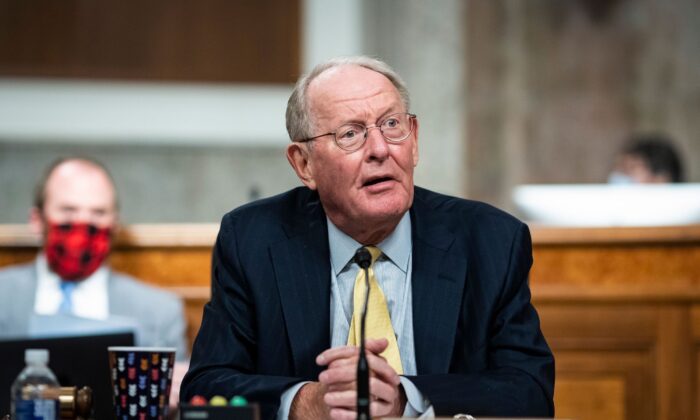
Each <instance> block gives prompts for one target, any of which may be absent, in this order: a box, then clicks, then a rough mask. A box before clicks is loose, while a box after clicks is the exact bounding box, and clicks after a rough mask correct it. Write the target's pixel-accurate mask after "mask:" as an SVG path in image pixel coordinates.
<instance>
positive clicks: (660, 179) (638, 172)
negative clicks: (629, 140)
mask: <svg viewBox="0 0 700 420" xmlns="http://www.w3.org/2000/svg"><path fill="white" fill-rule="evenodd" d="M616 170H617V171H618V172H620V173H623V174H625V175H627V176H628V177H629V178H630V179H631V180H632V182H634V183H635V184H663V183H667V182H671V177H670V176H669V175H667V174H663V173H662V174H655V173H653V172H652V170H651V168H650V167H649V164H648V163H647V162H646V161H645V160H644V159H643V158H642V157H640V156H637V155H632V154H627V155H623V156H621V157H620V158H619V159H618V163H617V167H616Z"/></svg>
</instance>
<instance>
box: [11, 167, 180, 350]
mask: <svg viewBox="0 0 700 420" xmlns="http://www.w3.org/2000/svg"><path fill="white" fill-rule="evenodd" d="M29 224H30V226H31V228H32V230H33V231H34V232H35V233H36V234H38V235H40V237H41V239H42V248H41V251H40V253H39V255H38V256H37V258H36V259H35V260H34V261H33V262H31V263H29V264H25V265H18V266H13V267H9V268H6V269H4V270H2V271H0V336H4V337H8V338H9V337H46V336H57V335H67V336H69V335H76V334H78V335H83V334H92V333H95V334H98V333H105V332H111V331H115V330H119V331H123V330H125V329H129V330H133V331H134V332H135V333H136V343H137V344H138V345H143V346H168V347H175V348H176V349H177V354H178V358H180V359H181V358H184V357H185V356H186V354H187V347H186V341H185V322H184V316H183V306H182V302H181V301H180V299H179V298H178V297H177V296H175V295H174V294H172V293H169V292H166V291H163V290H159V289H156V288H154V287H151V286H148V285H146V284H143V283H141V282H139V281H137V280H136V279H133V278H131V277H129V276H126V275H123V274H118V273H116V272H114V271H112V270H111V269H110V268H109V265H108V264H107V258H108V256H109V253H110V250H111V248H112V240H113V238H114V236H115V231H116V229H117V227H118V203H117V194H116V190H115V186H114V182H113V180H112V178H111V176H110V174H109V172H108V171H107V169H106V168H105V167H104V166H103V165H102V164H100V163H99V162H97V161H95V160H92V159H87V158H67V159H60V160H58V161H56V162H54V163H53V164H52V165H51V166H50V167H49V168H48V169H47V171H46V173H45V174H44V176H43V178H42V179H41V180H40V182H39V184H38V185H37V188H36V191H35V198H34V207H33V208H32V209H31V213H30V217H29Z"/></svg>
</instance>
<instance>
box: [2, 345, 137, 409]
mask: <svg viewBox="0 0 700 420" xmlns="http://www.w3.org/2000/svg"><path fill="white" fill-rule="evenodd" d="M133 345H134V334H133V333H117V334H103V335H86V336H76V337H53V338H33V339H17V340H4V341H0V366H1V367H0V416H3V415H5V414H9V412H10V388H11V387H12V383H13V382H14V380H15V378H16V377H17V375H19V373H20V372H21V371H22V369H24V366H25V363H24V351H25V350H26V349H30V348H34V349H47V350H48V351H49V368H51V370H52V371H53V373H54V374H55V375H56V379H58V382H59V383H60V384H61V386H77V387H83V386H88V387H90V388H92V393H93V407H94V409H95V418H96V419H108V418H114V409H113V402H112V386H111V379H110V373H109V356H108V354H107V347H108V346H133Z"/></svg>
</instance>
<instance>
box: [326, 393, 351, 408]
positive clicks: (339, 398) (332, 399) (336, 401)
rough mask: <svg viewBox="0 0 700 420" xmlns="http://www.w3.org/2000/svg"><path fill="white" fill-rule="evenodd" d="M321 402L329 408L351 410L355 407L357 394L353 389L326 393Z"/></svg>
mask: <svg viewBox="0 0 700 420" xmlns="http://www.w3.org/2000/svg"><path fill="white" fill-rule="evenodd" d="M323 401H324V402H325V403H326V404H327V405H328V406H329V407H331V408H334V407H340V408H353V407H355V406H356V405H357V392H355V390H354V389H348V390H345V391H338V392H327V393H326V395H324V396H323Z"/></svg>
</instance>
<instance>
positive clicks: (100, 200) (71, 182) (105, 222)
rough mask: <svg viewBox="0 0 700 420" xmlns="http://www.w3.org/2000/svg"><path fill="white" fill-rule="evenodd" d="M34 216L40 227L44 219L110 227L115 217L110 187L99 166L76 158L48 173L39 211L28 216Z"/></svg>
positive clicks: (112, 188)
mask: <svg viewBox="0 0 700 420" xmlns="http://www.w3.org/2000/svg"><path fill="white" fill-rule="evenodd" d="M35 211H36V210H35ZM34 216H36V217H34ZM37 217H38V218H40V219H41V220H40V221H38V222H39V223H41V225H42V226H41V230H42V231H43V230H44V229H45V226H43V223H44V222H49V223H57V224H62V223H91V224H94V225H96V226H97V227H100V228H105V227H110V228H111V227H113V226H114V225H115V223H116V220H117V212H116V203H115V191H114V187H113V185H112V183H111V182H110V180H109V178H108V177H107V175H106V174H105V173H104V172H103V171H102V170H101V169H99V168H97V167H95V166H93V165H90V164H88V163H86V162H83V161H78V160H76V161H68V162H65V163H63V164H61V165H59V166H58V167H57V168H56V169H55V170H54V171H53V172H52V174H51V176H50V177H49V179H48V182H47V183H46V190H45V201H44V209H43V212H42V214H36V215H33V217H32V219H33V220H34V219H36V218H37Z"/></svg>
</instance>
